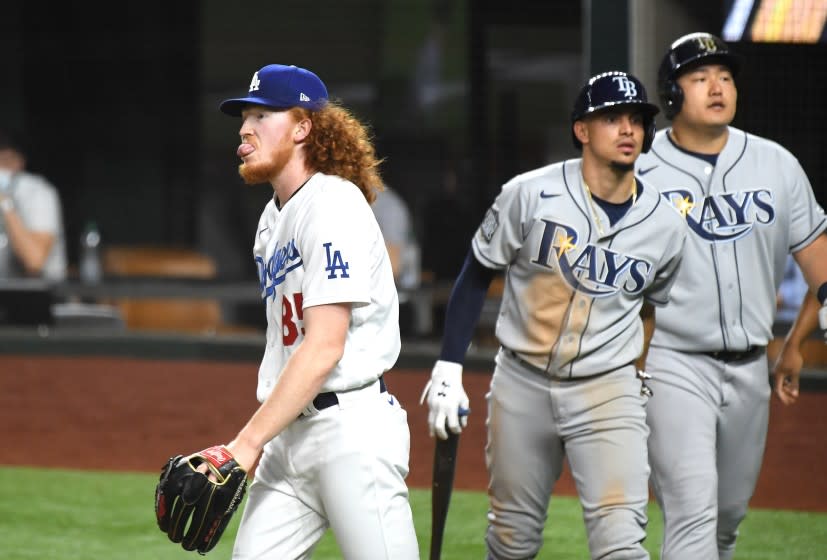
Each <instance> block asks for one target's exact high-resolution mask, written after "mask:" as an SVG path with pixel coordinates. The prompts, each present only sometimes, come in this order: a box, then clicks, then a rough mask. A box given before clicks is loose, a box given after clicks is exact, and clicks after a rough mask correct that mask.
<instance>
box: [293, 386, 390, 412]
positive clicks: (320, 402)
mask: <svg viewBox="0 0 827 560" xmlns="http://www.w3.org/2000/svg"><path fill="white" fill-rule="evenodd" d="M373 383H374V382H373V381H372V382H371V383H369V385H372V384H373ZM362 388H363V387H359V389H362ZM354 390H355V389H354ZM387 391H388V387H387V385H385V376H380V377H379V392H380V393H386V392H387ZM342 392H346V391H342ZM337 404H339V397H337V396H336V393H334V392H333V391H330V392H327V393H319V394H318V395H316V398H315V399H313V406H314V407H315V408H316V410H324V409H325V408H330V407H331V406H334V405H337ZM302 416H304V414H303V413H302V414H299V418H301V417H302Z"/></svg>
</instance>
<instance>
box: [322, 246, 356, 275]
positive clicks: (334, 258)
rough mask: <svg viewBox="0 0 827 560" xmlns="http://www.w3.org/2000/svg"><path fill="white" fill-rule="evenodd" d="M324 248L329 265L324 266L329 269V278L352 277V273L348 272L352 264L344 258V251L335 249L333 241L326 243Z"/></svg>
mask: <svg viewBox="0 0 827 560" xmlns="http://www.w3.org/2000/svg"><path fill="white" fill-rule="evenodd" d="M324 250H325V251H326V253H327V266H326V267H324V269H325V270H326V271H327V277H328V279H332V278H350V275H349V274H348V273H347V271H348V269H349V268H350V264H349V263H347V262H345V260H344V259H343V258H342V252H341V251H339V250H338V249H333V243H331V242H328V243H325V244H324ZM340 274H341V276H340Z"/></svg>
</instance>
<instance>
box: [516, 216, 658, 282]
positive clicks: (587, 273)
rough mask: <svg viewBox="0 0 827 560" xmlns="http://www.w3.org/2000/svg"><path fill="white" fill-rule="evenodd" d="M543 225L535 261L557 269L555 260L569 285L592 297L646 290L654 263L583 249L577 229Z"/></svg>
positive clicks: (548, 222) (596, 248) (547, 222)
mask: <svg viewBox="0 0 827 560" xmlns="http://www.w3.org/2000/svg"><path fill="white" fill-rule="evenodd" d="M541 222H543V224H544V226H543V227H544V229H543V235H542V238H541V239H540V243H539V247H538V248H537V252H536V256H535V258H534V259H532V260H531V262H533V263H535V264H538V265H540V266H544V267H546V268H550V269H553V268H554V266H553V264H552V259H555V260H556V261H557V265H558V267H559V269H560V274H561V275H562V276H563V277H564V278H565V279H566V282H567V283H568V285H569V286H571V287H572V288H573V289H575V290H577V291H579V292H582V293H585V294H589V295H590V296H592V297H606V296H610V295H613V294H615V293H617V292H618V291H619V290H624V291H625V292H627V293H630V294H636V293H639V292H640V291H641V290H643V288H644V286H645V285H646V278H648V276H649V273H650V271H651V270H652V263H650V262H649V261H647V260H645V259H640V258H637V257H634V256H632V255H624V254H622V253H619V252H617V251H612V250H611V249H608V248H606V247H600V246H597V245H592V244H591V243H589V244H587V245H586V246H585V247H583V248H582V249H581V248H579V247H578V246H577V239H578V234H577V230H575V229H574V228H573V227H571V226H569V225H566V224H562V223H560V222H556V221H553V220H546V219H541Z"/></svg>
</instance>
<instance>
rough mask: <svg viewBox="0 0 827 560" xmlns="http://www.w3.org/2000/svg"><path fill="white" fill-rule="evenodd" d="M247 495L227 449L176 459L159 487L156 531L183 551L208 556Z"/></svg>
mask: <svg viewBox="0 0 827 560" xmlns="http://www.w3.org/2000/svg"><path fill="white" fill-rule="evenodd" d="M204 465H206V468H204V467H203V466H204ZM199 467H201V468H200V469H199ZM202 471H204V472H202ZM205 473H206V474H205ZM246 489H247V472H246V471H245V470H244V469H242V468H241V467H240V466H239V465H238V463H237V462H236V460H235V459H234V458H233V456H232V454H231V453H230V451H229V450H228V449H227V448H226V447H224V446H223V445H218V446H215V447H210V448H209V449H205V450H203V451H199V452H198V453H193V454H192V455H189V456H187V457H185V456H183V455H177V456H175V457H172V458H170V460H169V461H167V464H166V465H164V467H163V468H162V469H161V478H160V480H159V481H158V486H156V487H155V517H156V518H157V520H158V527H159V528H160V529H161V531H163V532H164V533H166V534H167V536H168V537H169V540H171V541H172V542H174V543H181V546H183V547H184V549H185V550H197V551H198V553H199V554H206V553H207V552H209V551H210V550H212V548H213V547H214V546H215V545H216V544H217V543H218V540H219V539H220V538H221V535H222V533H224V529H226V528H227V524H228V523H229V522H230V519H231V518H232V516H233V513H235V510H236V509H238V506H239V504H240V503H241V500H242V499H243V498H244V492H245V491H246Z"/></svg>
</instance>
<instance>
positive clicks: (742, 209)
mask: <svg viewBox="0 0 827 560" xmlns="http://www.w3.org/2000/svg"><path fill="white" fill-rule="evenodd" d="M636 167H637V172H638V174H639V175H642V176H643V177H644V178H645V179H646V180H647V184H649V183H651V184H653V185H655V186H656V187H657V188H659V189H660V191H661V196H662V197H663V199H664V200H666V201H669V202H670V203H672V204H673V205H674V206H675V207H676V208H678V210H679V211H680V213H681V214H682V215H683V216H684V217H685V220H686V224H687V225H688V231H689V237H688V239H687V242H686V248H685V251H684V257H683V264H682V266H681V269H680V271H679V273H678V277H677V281H676V282H675V285H674V287H673V289H672V298H671V300H670V302H669V304H668V305H667V306H666V307H664V308H663V309H659V310H658V312H657V317H656V321H655V332H654V336H653V338H652V341H651V347H650V350H649V354H648V359H647V363H646V370H647V372H648V373H649V374H651V375H652V377H653V379H652V381H651V384H652V389H653V391H654V397H653V398H652V399H651V401H650V403H649V405H648V407H647V415H648V423H649V426H650V428H651V436H650V439H649V455H650V461H651V466H652V471H653V472H652V482H653V487H654V490H655V493H656V494H657V496H658V500H659V501H660V503H661V506H662V507H663V508H664V511H665V513H666V515H667V518H670V519H671V521H670V525H669V527H668V528H667V530H666V532H665V535H664V550H665V551H670V554H669V558H670V559H693V560H695V559H710V558H719V555H720V558H731V556H732V554H733V551H734V547H735V538H736V536H737V527H738V524H739V522H740V521H741V520H742V519H743V517H744V515H745V514H746V511H747V505H748V502H749V499H750V497H751V496H752V493H753V491H754V489H755V483H756V480H757V478H758V473H759V470H760V466H761V460H762V456H763V452H764V443H765V440H766V434H767V423H768V414H769V396H770V385H769V383H768V375H769V372H768V364H767V359H766V352H765V348H766V345H767V343H768V342H769V340H770V339H771V338H772V325H773V320H774V317H775V301H776V299H775V294H776V291H777V289H778V286H779V284H780V282H781V279H782V278H783V276H784V266H785V260H786V257H787V254H788V253H794V252H796V251H798V250H800V249H802V248H804V247H806V246H807V245H808V244H810V243H811V242H812V241H813V240H814V239H815V238H816V237H818V235H820V234H821V233H822V232H824V230H825V228H827V220H825V215H824V210H823V209H822V208H821V207H820V206H819V205H818V203H817V202H816V200H815V198H814V196H813V191H812V188H811V186H810V183H809V181H808V180H807V177H806V175H805V173H804V171H803V170H802V169H801V166H800V165H799V163H798V161H797V160H796V159H795V158H794V157H793V156H792V155H791V154H790V153H789V152H788V151H787V150H785V149H784V148H783V147H781V146H779V145H778V144H776V143H774V142H771V141H769V140H766V139H763V138H759V137H756V136H753V135H750V134H747V133H745V132H743V131H741V130H738V129H736V128H730V129H729V140H728V142H727V144H726V146H725V147H724V149H723V151H722V152H721V153H720V155H719V156H718V159H717V163H716V164H715V165H714V166H713V165H712V164H711V163H710V162H709V161H707V160H705V159H703V158H701V157H698V156H695V155H692V154H690V153H688V152H686V151H684V150H682V149H680V148H678V147H677V146H676V145H675V144H674V143H673V142H672V141H671V139H670V138H669V137H668V136H667V133H666V131H660V132H659V133H658V134H657V136H656V138H655V141H654V143H653V146H652V149H651V150H650V151H649V153H647V154H643V155H641V156H640V158H639V159H638V161H637V164H636ZM698 519H702V520H703V523H701V524H699V523H697V520H698ZM716 521H717V523H716ZM716 531H717V546H716V538H715V534H716ZM676 539H677V540H680V542H682V543H684V544H682V545H681V547H680V548H681V549H680V550H672V549H671V548H670V542H672V541H673V540H676Z"/></svg>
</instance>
